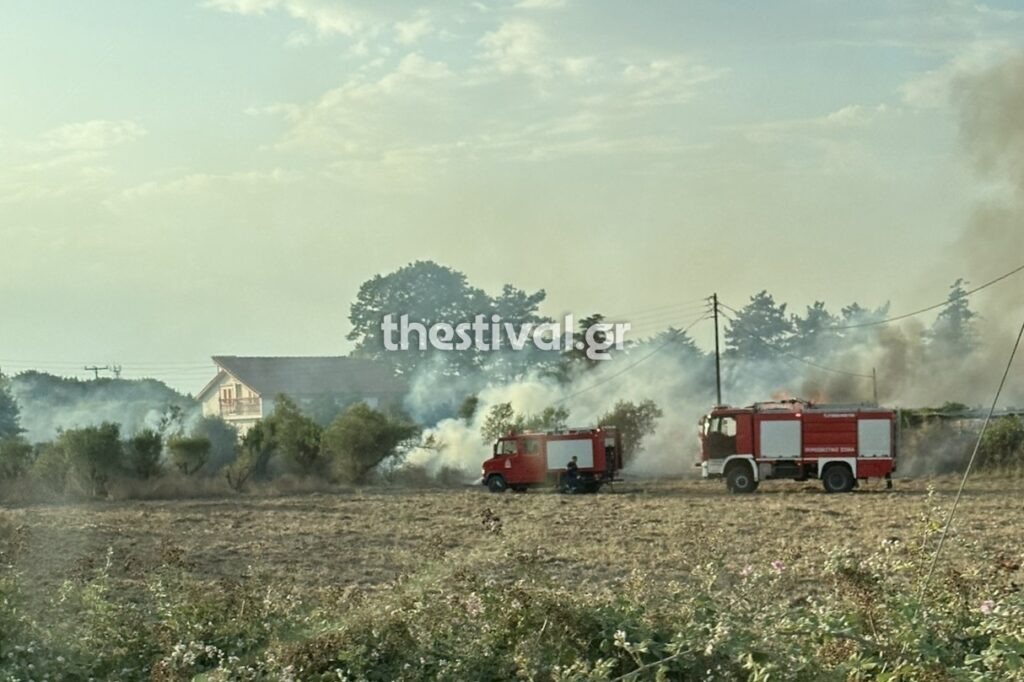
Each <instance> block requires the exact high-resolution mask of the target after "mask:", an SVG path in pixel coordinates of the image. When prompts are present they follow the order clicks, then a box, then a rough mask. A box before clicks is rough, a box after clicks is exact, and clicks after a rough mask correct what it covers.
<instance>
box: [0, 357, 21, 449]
mask: <svg viewBox="0 0 1024 682" xmlns="http://www.w3.org/2000/svg"><path fill="white" fill-rule="evenodd" d="M23 432H24V429H22V428H21V411H20V410H19V409H18V401H17V400H15V399H14V394H13V393H11V382H10V380H9V379H8V378H7V376H6V375H5V374H4V373H3V372H0V439H3V438H13V437H15V436H17V435H19V434H21V433H23Z"/></svg>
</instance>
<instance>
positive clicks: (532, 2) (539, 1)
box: [516, 0, 568, 9]
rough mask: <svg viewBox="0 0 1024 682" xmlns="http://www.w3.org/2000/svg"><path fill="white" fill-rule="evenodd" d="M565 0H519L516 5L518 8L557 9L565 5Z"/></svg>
mask: <svg viewBox="0 0 1024 682" xmlns="http://www.w3.org/2000/svg"><path fill="white" fill-rule="evenodd" d="M567 4H568V2H567V0H519V2H517V3H516V7H518V8H519V9H557V8H559V7H565V6H566V5H567Z"/></svg>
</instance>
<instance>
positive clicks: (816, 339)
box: [789, 301, 840, 357]
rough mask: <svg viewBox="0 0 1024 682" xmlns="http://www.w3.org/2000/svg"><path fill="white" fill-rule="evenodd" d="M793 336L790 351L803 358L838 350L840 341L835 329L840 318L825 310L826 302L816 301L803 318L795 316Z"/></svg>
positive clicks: (793, 319) (792, 320)
mask: <svg viewBox="0 0 1024 682" xmlns="http://www.w3.org/2000/svg"><path fill="white" fill-rule="evenodd" d="M790 321H791V322H792V325H793V336H792V337H791V339H790V342H789V350H790V352H792V353H795V354H797V355H799V356H801V357H811V356H817V355H820V354H821V353H829V352H832V351H834V350H836V344H837V343H838V342H839V340H840V336H839V332H838V331H836V329H835V327H836V326H837V325H838V324H839V318H837V317H836V316H835V315H833V314H832V313H830V312H829V311H828V310H827V309H826V308H825V303H824V301H815V302H814V304H813V305H809V306H807V311H806V312H805V313H804V315H803V317H801V316H799V315H793V316H792V318H791V320H790Z"/></svg>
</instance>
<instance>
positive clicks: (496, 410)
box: [480, 403, 523, 443]
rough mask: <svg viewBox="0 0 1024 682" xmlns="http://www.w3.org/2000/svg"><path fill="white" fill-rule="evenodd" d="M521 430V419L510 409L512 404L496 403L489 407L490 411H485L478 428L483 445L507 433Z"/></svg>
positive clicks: (520, 416)
mask: <svg viewBox="0 0 1024 682" xmlns="http://www.w3.org/2000/svg"><path fill="white" fill-rule="evenodd" d="M522 430H523V417H522V415H518V414H516V411H515V410H513V409H512V403H498V404H497V405H491V409H489V410H488V411H487V416H486V417H485V418H484V423H483V425H482V426H481V427H480V437H481V438H483V439H484V442H485V443H490V442H492V441H494V440H497V439H498V438H500V437H501V436H504V435H506V434H507V433H508V432H509V431H522Z"/></svg>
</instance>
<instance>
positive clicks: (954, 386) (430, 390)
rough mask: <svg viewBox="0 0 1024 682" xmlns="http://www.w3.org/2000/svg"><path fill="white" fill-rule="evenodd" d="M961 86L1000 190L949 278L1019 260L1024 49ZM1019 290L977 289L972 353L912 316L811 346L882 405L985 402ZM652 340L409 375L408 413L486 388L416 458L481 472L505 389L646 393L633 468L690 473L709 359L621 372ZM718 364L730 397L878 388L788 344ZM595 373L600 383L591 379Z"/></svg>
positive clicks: (973, 147)
mask: <svg viewBox="0 0 1024 682" xmlns="http://www.w3.org/2000/svg"><path fill="white" fill-rule="evenodd" d="M955 96H956V101H957V103H958V104H959V106H960V110H961V112H962V123H961V134H962V137H963V140H964V143H965V146H966V150H967V152H968V155H969V158H970V160H971V161H972V162H973V164H974V166H975V168H976V169H977V171H978V173H979V175H980V177H982V178H985V179H987V180H994V181H996V182H997V183H998V184H1000V185H1001V187H1002V190H1003V191H1002V192H1001V193H999V194H998V197H997V198H995V199H992V200H991V201H989V202H987V203H985V204H983V205H979V206H978V208H977V210H976V211H975V214H974V216H973V218H972V220H971V222H970V224H969V225H967V226H966V228H965V231H964V234H963V236H962V237H961V239H960V240H959V242H958V244H957V248H956V251H955V253H954V254H953V255H952V257H951V259H950V264H949V265H948V268H949V269H950V271H951V277H950V279H951V280H952V279H955V278H956V277H958V276H961V275H963V276H966V277H967V278H968V279H969V280H970V282H971V284H972V285H977V284H980V283H981V282H983V281H986V280H987V279H991V278H992V277H994V276H996V275H999V274H1002V273H1003V272H1007V271H1009V270H1011V269H1013V268H1014V267H1017V266H1019V265H1021V263H1022V262H1024V115H1022V113H1021V112H1024V55H1021V56H1018V57H1015V58H1013V59H1010V60H1008V61H1007V62H1005V63H1003V64H1000V65H998V66H996V67H994V68H992V69H989V70H987V71H985V72H982V73H978V74H974V75H971V76H965V77H963V78H962V79H961V80H960V81H959V82H958V83H957V84H956V87H955ZM766 285H767V286H770V283H766ZM1021 290H1022V288H1021V285H1020V280H1019V279H1018V280H1011V281H1009V282H1006V283H1001V284H999V285H996V286H995V287H993V288H992V289H989V290H987V291H986V292H984V294H979V295H978V296H977V297H974V298H972V299H971V305H972V307H974V308H975V309H976V310H979V311H980V313H981V315H982V317H981V319H980V321H979V331H980V334H979V339H978V347H977V348H976V349H975V350H974V351H973V352H972V353H969V354H967V355H964V354H958V353H954V352H951V351H949V350H943V349H941V348H939V347H937V346H935V345H934V344H929V343H927V337H926V334H925V331H926V326H925V323H924V322H923V321H922V318H914V319H910V320H906V321H903V322H900V323H896V324H890V325H887V326H884V327H874V328H868V329H865V330H862V331H858V332H854V333H852V334H850V333H847V341H846V342H844V343H842V344H841V345H839V346H835V347H830V346H823V347H820V348H818V349H817V350H816V353H815V355H814V357H815V359H816V360H817V361H818V362H819V363H822V364H825V365H827V366H831V367H838V368H842V369H844V370H846V371H848V372H852V373H855V374H861V375H866V376H868V375H870V374H871V373H872V371H873V370H874V371H875V372H876V373H877V376H878V398H879V400H880V401H881V402H882V403H883V404H889V405H895V406H902V407H919V406H927V405H937V404H941V403H943V402H946V401H957V402H964V403H967V404H972V405H980V404H983V403H986V402H987V401H988V400H990V399H991V396H992V391H993V390H994V387H995V383H996V382H997V381H998V378H999V375H1000V373H1001V371H1002V367H1003V365H1004V364H1005V361H1006V357H1007V354H1008V353H1009V350H1010V346H1011V344H1012V338H1013V333H1014V332H1015V331H1016V329H1017V327H1018V326H1019V325H1020V323H1021V319H1022V318H1024V297H1022V296H1021V294H1020V292H1021ZM851 337H852V341H851ZM647 352H649V350H638V351H636V352H634V353H633V354H631V355H619V356H618V357H617V358H616V359H614V360H612V361H608V362H605V363H602V364H601V365H600V366H599V367H598V368H596V369H594V370H592V371H590V372H587V373H584V374H583V375H582V376H580V377H577V378H576V379H575V380H574V381H572V382H569V383H567V384H560V383H558V382H557V381H555V380H554V379H547V378H541V377H539V376H530V377H528V378H526V379H524V380H522V381H517V382H510V383H499V384H490V383H488V380H487V373H486V371H482V372H480V373H479V374H477V375H474V376H471V377H464V378H460V379H457V380H454V381H453V380H449V379H442V378H440V377H438V376H437V375H436V373H433V372H430V371H424V372H421V373H420V374H419V375H417V376H416V377H415V378H414V381H413V392H412V394H411V395H410V399H409V401H408V402H407V407H408V408H409V409H410V411H411V412H412V414H413V416H419V417H427V416H428V415H432V414H436V413H437V408H438V405H439V404H444V403H447V404H448V405H449V406H450V405H452V404H457V402H458V400H460V399H461V398H464V397H466V396H468V395H473V394H477V395H478V396H479V398H480V404H479V406H478V409H477V411H476V413H475V415H474V417H473V418H472V419H471V420H470V422H469V423H467V422H465V421H463V420H459V419H442V420H440V421H438V422H437V423H436V424H434V426H433V427H431V428H430V429H429V430H428V433H429V434H432V435H434V436H435V437H436V438H437V439H438V441H439V442H440V443H442V445H443V447H442V448H441V449H440V450H439V451H422V452H418V453H415V454H414V455H413V457H412V459H411V461H412V462H414V463H418V464H423V465H425V466H427V467H428V468H432V469H438V468H440V467H442V466H448V467H453V468H456V469H460V470H462V471H465V472H466V473H467V476H469V475H472V474H475V473H476V472H478V471H479V464H480V462H481V461H482V460H483V459H485V458H486V457H487V456H488V453H489V452H490V444H489V443H484V442H482V440H481V437H480V428H481V426H482V422H483V419H484V418H485V416H486V414H487V411H488V410H489V409H490V407H491V406H493V405H495V404H498V403H502V402H511V403H512V406H513V408H514V409H515V410H516V411H517V412H520V413H527V414H531V413H533V414H536V413H539V412H540V411H542V410H543V409H544V408H546V407H549V406H551V405H553V404H556V403H559V404H561V405H563V406H564V407H566V408H567V409H569V411H570V419H569V422H570V424H572V425H581V426H583V425H592V424H594V423H595V422H596V421H597V419H598V418H599V417H600V416H601V415H602V414H604V413H605V412H607V411H608V410H610V409H611V408H612V406H613V405H614V404H615V403H616V402H617V401H619V400H630V401H634V402H637V401H641V400H645V399H651V400H654V401H655V402H656V403H657V404H658V406H659V407H661V409H662V410H663V411H664V416H663V417H662V419H661V420H659V422H658V424H657V432H656V434H655V435H654V436H653V437H651V438H649V439H648V440H647V442H646V443H645V447H644V450H643V452H641V453H640V454H639V456H638V457H637V458H636V460H635V462H634V463H633V464H632V465H631V467H630V470H631V472H633V473H636V474H652V475H672V474H685V473H692V472H693V471H694V469H693V467H692V465H693V462H694V461H695V459H696V450H697V441H696V422H697V420H698V418H699V417H700V415H701V414H703V413H704V412H706V411H707V409H708V408H709V407H710V406H711V405H712V404H713V403H714V393H713V383H712V382H713V374H711V373H712V372H713V369H712V364H711V363H710V362H703V361H695V360H694V359H693V358H689V359H688V360H687V361H683V360H682V359H681V358H679V357H673V356H672V355H670V354H668V353H658V354H655V355H653V356H652V357H650V358H649V359H647V360H645V361H643V362H641V363H639V364H637V365H636V366H635V367H633V368H631V369H629V370H628V371H626V372H624V373H622V374H621V375H618V376H613V375H616V374H617V373H619V372H621V371H622V368H623V367H626V366H628V365H630V364H631V363H633V362H635V361H636V359H637V356H638V355H642V354H645V353H647ZM723 371H724V376H723V383H724V387H725V390H726V396H725V398H726V402H729V403H731V404H738V405H739V404H747V403H750V402H754V401H758V400H767V399H772V398H781V397H801V398H806V399H810V400H815V401H818V402H867V401H869V400H871V398H872V385H871V381H870V380H869V379H867V378H866V376H850V375H847V374H835V373H830V372H826V371H822V370H820V369H815V368H813V367H809V366H807V365H802V364H800V363H798V362H794V361H792V360H791V359H786V358H783V357H779V358H777V359H775V360H772V361H765V362H757V363H752V362H745V363H742V364H735V363H730V362H727V363H726V365H725V367H724V368H723ZM1022 377H1024V363H1022V362H1018V363H1017V365H1016V368H1015V369H1014V372H1013V374H1012V376H1011V380H1010V382H1009V383H1008V385H1007V388H1006V392H1005V394H1004V400H1003V404H1004V405H1007V404H1009V405H1013V404H1017V405H1020V404H1024V381H1022V380H1021V379H1022ZM596 384H600V385H598V386H597V387H596V388H594V389H592V390H587V389H588V387H589V386H592V385H596ZM449 411H450V410H449ZM428 423H429V421H428Z"/></svg>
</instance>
